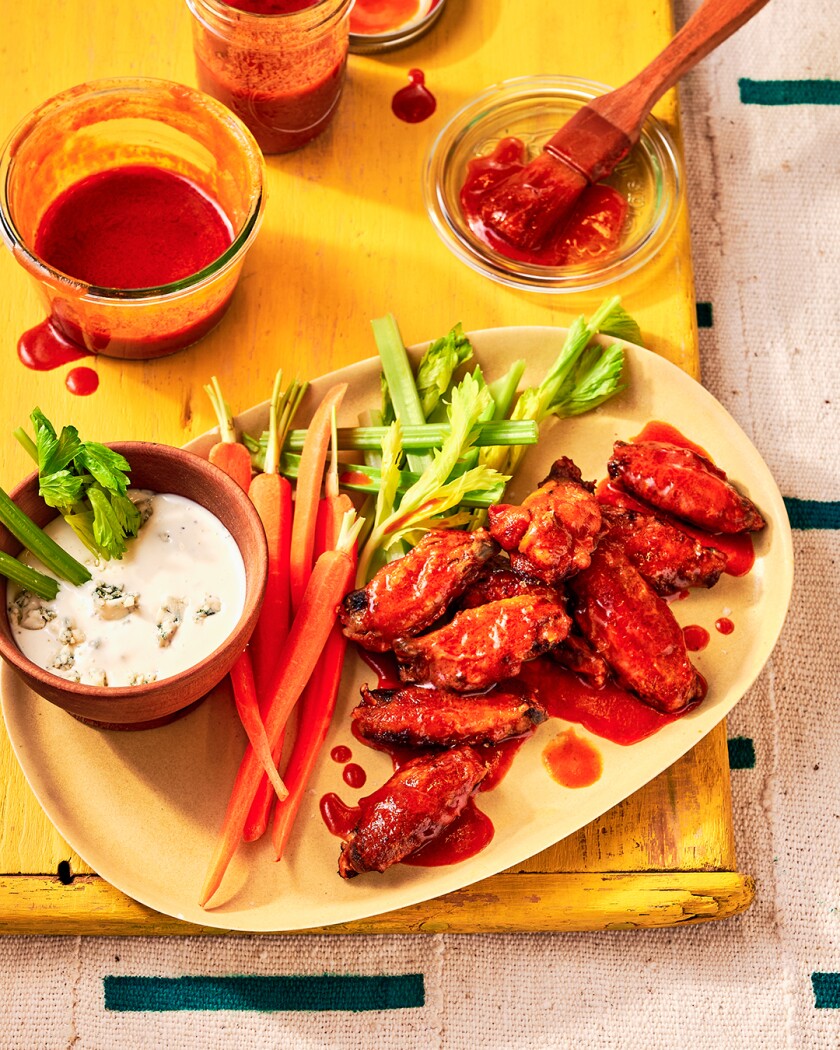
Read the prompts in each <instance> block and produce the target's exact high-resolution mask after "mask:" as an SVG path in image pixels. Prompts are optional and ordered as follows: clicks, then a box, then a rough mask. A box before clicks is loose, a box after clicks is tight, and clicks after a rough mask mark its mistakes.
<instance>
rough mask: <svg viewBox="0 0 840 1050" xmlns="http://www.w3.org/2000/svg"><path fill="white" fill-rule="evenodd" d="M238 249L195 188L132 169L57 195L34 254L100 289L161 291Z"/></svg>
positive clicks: (101, 175) (164, 174)
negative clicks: (230, 251) (232, 248)
mask: <svg viewBox="0 0 840 1050" xmlns="http://www.w3.org/2000/svg"><path fill="white" fill-rule="evenodd" d="M232 241H233V231H232V229H231V225H230V223H229V221H228V219H227V217H226V216H225V214H224V212H223V211H222V210H221V208H220V207H219V205H218V204H217V202H216V201H214V200H212V199H211V198H210V197H208V196H207V194H205V193H204V192H203V191H202V190H201V189H200V188H199V187H198V186H196V185H195V183H193V182H190V181H189V180H188V179H185V178H184V177H183V176H181V175H176V174H175V173H174V172H171V171H165V170H163V169H162V168H154V167H151V166H149V165H130V166H125V167H120V168H112V169H111V170H109V171H102V172H97V173H96V174H94V175H89V176H88V177H87V178H85V179H82V180H81V181H80V182H77V183H74V184H73V185H72V186H70V187H68V188H67V189H66V190H64V192H63V193H61V194H59V196H58V197H56V199H55V200H54V201H53V202H52V204H50V206H49V208H48V209H47V211H46V212H45V213H44V217H43V218H42V219H41V222H40V224H39V226H38V231H37V233H36V235H35V251H36V253H37V254H38V255H39V256H40V257H41V258H42V259H43V260H44V261H45V262H46V263H48V264H49V265H50V266H52V267H53V268H54V269H56V270H60V271H61V272H62V273H66V274H69V275H70V276H71V277H75V278H76V279H77V280H80V281H85V282H86V283H88V284H92V285H95V286H97V287H100V288H120V289H122V288H157V287H159V286H161V285H165V284H170V283H172V282H173V281H180V280H182V279H183V278H185V277H191V276H192V275H193V274H195V273H198V272H199V270H203V269H204V267H205V266H207V265H209V264H210V263H211V262H213V260H214V259H217V258H218V257H219V256H220V255H221V254H222V253H223V252H224V251H225V250H226V249H227V248H228V247H229V246H230V244H231V242H232Z"/></svg>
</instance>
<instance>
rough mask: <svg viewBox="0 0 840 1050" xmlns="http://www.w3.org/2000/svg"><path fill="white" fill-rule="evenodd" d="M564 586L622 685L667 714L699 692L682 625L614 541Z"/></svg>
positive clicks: (587, 632) (585, 631)
mask: <svg viewBox="0 0 840 1050" xmlns="http://www.w3.org/2000/svg"><path fill="white" fill-rule="evenodd" d="M568 586H569V588H570V590H571V591H572V592H573V594H574V595H575V598H576V603H575V608H574V617H575V622H576V623H577V625H578V626H579V627H580V630H581V632H582V633H583V635H584V637H585V638H586V639H587V641H588V642H589V643H590V645H591V646H592V647H593V648H594V649H595V650H596V652H598V653H600V655H601V656H603V657H604V659H605V660H606V661H607V663H608V664H609V666H610V667H611V668H612V670H613V672H614V673H615V676H616V678H617V679H618V681H619V682H620V683H621V684H622V685H623V686H624V687H625V688H627V689H630V690H632V691H633V692H634V693H636V694H637V695H638V696H639V697H640V698H641V699H642V700H644V701H645V703H647V704H650V706H651V707H655V708H656V709H657V710H658V711H663V712H666V713H669V712H676V711H681V710H682V709H683V708H684V707H686V706H687V705H688V704H689V703H690V702H691V701H692V700H694V699H695V698H696V697H698V696H699V695H700V693H701V684H700V679H699V678H698V675H697V672H696V671H695V669H694V667H693V666H692V665H691V663H690V661H689V659H688V653H687V651H686V646H685V639H684V638H683V633H682V630H681V629H680V625H679V624H678V623H677V621H676V620H675V619H674V614H673V613H672V612H671V610H670V608H669V607H668V604H667V602H665V600H664V599H663V598H660V597H659V595H657V594H656V592H655V591H654V590H653V588H652V587H650V585H649V584H648V583H646V582H645V580H643V579H642V577H641V576H640V575H639V573H638V572H637V570H636V569H635V568H634V567H633V565H632V564H631V563H630V560H629V559H628V557H627V555H626V554H625V553H624V551H623V550H622V549H621V546H620V545H619V544H618V543H616V542H615V541H614V540H612V539H609V538H608V539H606V540H602V541H601V543H600V544H599V545H598V549H597V550H596V551H595V553H594V554H593V555H592V563H591V564H590V566H589V568H588V569H584V570H583V572H580V573H578V575H577V576H574V577H573V578H572V579H571V580H569V584H568Z"/></svg>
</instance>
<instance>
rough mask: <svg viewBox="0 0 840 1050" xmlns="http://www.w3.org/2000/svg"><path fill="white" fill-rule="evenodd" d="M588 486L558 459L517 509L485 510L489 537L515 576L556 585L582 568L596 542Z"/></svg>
mask: <svg viewBox="0 0 840 1050" xmlns="http://www.w3.org/2000/svg"><path fill="white" fill-rule="evenodd" d="M593 488H594V486H592V485H591V484H589V483H587V482H584V481H582V480H581V474H580V471H579V470H578V468H577V467H576V466H575V464H574V463H573V462H572V461H571V460H570V459H568V458H566V457H563V458H562V459H558V460H557V461H556V462H555V464H554V466H553V467H552V468H551V472H550V473H549V475H548V477H547V478H546V479H545V481H543V483H542V484H541V485H540V487H539V488H538V489H537V490H536V492H532V493H531V495H530V496H526V497H525V499H524V500H523V501H522V505H521V506H511V505H509V504H503V503H500V504H497V505H496V506H494V507H491V508H490V510H489V512H488V521H489V528H490V535H491V536H492V537H493V539H494V540H497V541H498V543H499V544H500V545H501V546H502V547H503V548H504V549H505V550H506V551H509V552H510V562H511V565H512V566H513V568H514V569H516V570H517V571H518V572H522V573H525V574H526V575H531V576H537V577H538V578H539V579H541V580H542V581H543V582H544V583H559V581H560V580H563V579H565V578H566V577H567V576H569V575H571V574H572V573H574V572H578V571H579V570H580V569H584V568H586V566H587V565H588V564H589V557H590V555H591V554H592V551H593V550H594V548H595V544H596V543H597V542H598V536H599V535H600V533H601V508H600V505H599V503H598V501H597V500H596V499H595V496H594V494H593Z"/></svg>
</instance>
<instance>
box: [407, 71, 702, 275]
mask: <svg viewBox="0 0 840 1050" xmlns="http://www.w3.org/2000/svg"><path fill="white" fill-rule="evenodd" d="M609 90H610V88H609V87H608V86H607V85H605V84H598V83H595V82H594V81H590V80H583V79H579V78H573V77H565V76H540V77H519V78H516V79H513V80H507V81H504V82H503V83H501V84H497V85H495V86H493V87H491V88H488V89H487V90H486V91H484V92H483V93H482V94H480V95H478V96H477V97H475V98H474V99H472V100H471V101H470V102H468V103H467V104H466V105H465V106H464V107H463V108H462V109H460V110H459V111H458V112H457V113H455V115H454V116H453V117H452V118H451V119H450V120H449V122H448V123H447V124H446V126H445V127H444V128H443V130H442V131H441V132H440V134H439V135H438V137H437V139H436V140H435V142H434V143H433V145H432V148H431V150H430V152H429V156H428V160H427V163H426V170H425V173H424V193H425V200H426V208H427V211H428V213H429V217H430V218H431V220H432V223H433V225H434V227H435V229H436V231H437V233H438V235H439V236H440V238H441V240H442V241H443V243H444V244H445V245H446V246H447V248H449V249H450V250H451V251H452V252H454V254H455V255H456V256H457V257H458V258H459V259H460V260H461V261H462V262H464V263H466V264H467V265H468V266H470V267H471V268H472V269H474V270H476V271H478V272H479V273H481V274H483V275H484V276H486V277H490V278H491V279H492V280H494V281H498V282H499V283H500V284H504V285H507V286H508V287H513V288H519V289H524V290H527V291H539V292H549V293H562V292H581V291H587V290H590V289H593V288H599V287H601V286H603V285H606V284H609V283H611V282H613V281H617V280H619V279H621V278H623V277H626V276H627V275H628V274H630V273H633V272H634V271H636V270H638V269H639V268H640V267H642V266H644V265H645V264H646V263H648V262H650V261H651V260H652V259H653V258H654V257H655V256H656V255H657V253H659V252H660V251H661V249H662V246H663V245H664V244H665V242H666V241H667V239H668V237H669V236H670V234H671V231H672V230H673V227H674V222H675V220H676V217H677V214H678V212H679V208H680V206H681V202H682V195H683V181H684V179H683V172H682V162H681V159H680V155H679V152H678V150H677V148H676V146H675V144H674V142H673V140H672V138H671V136H670V134H669V132H668V130H667V129H666V128H665V127H664V125H663V124H662V123H661V122H660V121H658V120H656V119H655V118H652V117H651V118H648V120H647V121H646V122H645V125H644V128H643V130H642V135H641V139H640V141H639V143H638V145H636V146H634V147H633V149H632V150H631V152H630V154H629V155H628V156H627V157H626V158H625V159H624V160H623V161H622V162H621V164H619V165H618V167H617V168H616V170H615V171H614V172H613V174H612V175H610V177H609V178H608V179H605V180H604V181H603V182H601V183H598V184H597V185H595V186H590V187H588V188H587V190H586V191H584V194H583V197H582V198H581V200H580V202H579V204H578V206H577V208H576V210H575V212H574V213H573V214H572V216H571V218H570V219H569V220H568V222H567V223H565V224H564V225H563V226H561V227H559V228H558V229H557V230H556V231H554V233H553V234H552V236H551V237H550V238H549V240H548V242H547V243H546V244H544V245H543V246H542V247H541V248H540V249H539V250H538V251H537V252H533V253H525V252H517V250H516V249H514V248H513V247H512V246H510V245H505V244H503V243H502V242H501V241H499V240H498V238H494V237H493V235H492V232H490V231H487V230H486V229H484V228H483V225H482V224H481V222H480V220H479V219H478V215H477V202H478V201H479V200H480V197H481V194H482V193H483V192H485V191H486V188H487V187H488V186H489V185H491V184H492V183H493V180H498V179H500V178H503V177H504V175H505V174H506V173H508V172H510V173H513V171H515V170H516V169H517V167H521V166H522V165H523V164H527V163H528V162H529V161H530V160H532V159H533V158H534V157H536V156H537V155H538V154H539V153H540V152H541V150H542V147H543V145H544V144H545V143H546V142H547V141H548V140H549V139H550V138H551V137H552V135H553V134H554V133H555V132H556V131H557V130H558V129H559V128H560V127H561V126H562V125H563V124H565V123H566V121H567V120H569V118H570V117H571V116H573V114H574V113H575V112H576V111H577V110H578V109H580V108H581V107H583V106H584V105H586V103H587V102H589V101H590V100H591V99H593V98H595V97H597V96H598V95H601V94H604V93H606V92H607V91H609Z"/></svg>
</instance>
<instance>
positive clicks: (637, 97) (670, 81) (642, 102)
mask: <svg viewBox="0 0 840 1050" xmlns="http://www.w3.org/2000/svg"><path fill="white" fill-rule="evenodd" d="M766 3H767V0H706V2H705V3H704V4H701V6H700V7H698V9H697V10H696V11H695V12H694V14H693V15H692V16H691V18H689V20H688V21H687V22H686V23H685V25H684V26H683V27H682V29H681V30H680V31H679V32H678V33H677V34H676V36H675V37H674V38H673V40H671V42H670V43H669V44H668V45H667V47H666V48H665V49H664V50H663V51H661V52H660V53H659V54H658V55H657V56H656V58H655V59H654V60H653V61H652V62H651V63H650V64H649V65H647V66H645V68H644V69H643V70H642V71H641V73H639V74H638V75H637V76H635V77H633V79H632V80H630V81H628V83H626V84H625V85H624V86H623V87H620V88H618V89H617V90H615V91H611V92H610V93H609V94H608V95H602V96H601V97H600V98H597V99H594V100H593V101H592V102H591V103H590V104H589V105H590V108H591V109H593V110H595V111H596V112H597V113H599V114H600V115H601V116H602V117H604V119H605V120H608V121H609V122H610V123H611V124H613V125H614V126H615V127H616V128H619V129H620V130H621V131H623V132H624V133H625V135H627V137H628V138H629V139H630V140H631V141H632V142H635V141H636V140H637V139H638V138H639V135H640V133H641V130H642V124H643V123H644V121H645V118H646V117H647V115H648V114H649V113H650V111H651V109H653V107H654V105H655V104H656V102H657V101H658V100H659V99H660V98H661V97H662V96H663V95H664V94H665V92H666V91H667V90H668V88H671V87H673V86H674V84H676V83H677V81H678V80H679V79H680V78H681V77H682V76H684V74H686V73H687V72H688V71H689V70H690V69H693V68H694V66H696V65H697V63H698V62H699V61H700V60H701V59H703V58H705V57H706V55H708V54H709V53H710V52H711V51H714V49H715V48H716V47H717V46H718V44H722V43H723V41H724V40H726V39H727V38H728V37H730V36H731V35H732V34H733V33H734V32H735V30H736V29H740V28H741V26H742V25H744V23H745V22H748V21H749V20H750V19H751V18H752V16H753V15H754V14H755V13H756V12H757V11H760V10H761V8H762V7H764V5H765V4H766Z"/></svg>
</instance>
